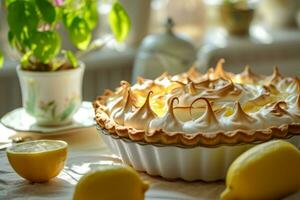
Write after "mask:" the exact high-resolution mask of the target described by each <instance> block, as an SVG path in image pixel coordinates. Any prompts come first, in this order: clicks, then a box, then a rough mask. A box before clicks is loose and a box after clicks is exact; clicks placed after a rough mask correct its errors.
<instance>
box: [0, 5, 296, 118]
mask: <svg viewBox="0 0 300 200" xmlns="http://www.w3.org/2000/svg"><path fill="white" fill-rule="evenodd" d="M99 2H101V4H99V6H98V12H99V24H98V28H97V29H96V31H95V32H94V33H93V34H94V38H96V39H97V38H98V39H99V40H100V41H103V40H106V39H107V38H111V36H110V31H109V26H108V24H107V20H106V18H107V14H108V11H109V8H110V6H111V4H112V1H110V0H99ZM120 2H121V3H122V4H123V5H124V7H125V8H126V10H127V12H128V13H129V16H130V18H131V23H132V28H131V31H130V35H129V37H128V39H127V41H126V43H123V44H118V43H117V42H115V41H113V40H109V42H107V45H106V46H105V48H104V49H102V50H101V51H94V52H91V53H89V54H88V55H85V56H83V57H82V60H83V61H84V62H85V63H86V71H85V76H84V86H83V94H84V100H89V101H92V100H94V99H95V97H96V96H97V95H99V94H101V93H102V92H103V90H104V89H106V88H110V89H113V88H115V87H117V86H118V85H119V82H120V80H127V81H129V82H134V81H135V80H136V77H137V76H143V77H146V78H155V77H156V76H158V75H159V74H161V73H162V72H163V71H169V73H171V74H174V73H180V72H183V71H186V70H187V69H188V68H189V67H190V66H192V65H193V66H195V67H197V68H198V69H199V70H200V71H206V70H207V69H208V68H209V67H214V66H215V64H216V62H217V61H218V60H219V59H220V58H224V59H225V60H226V63H225V66H224V68H225V69H226V70H228V71H233V72H241V71H242V70H243V69H244V66H245V65H250V66H251V68H252V69H253V71H255V72H257V73H261V74H271V73H272V68H273V66H275V65H276V66H279V68H280V71H281V72H282V74H284V75H291V76H299V72H300V1H299V0H252V1H250V0H249V1H246V0H185V1H182V0H120ZM0 6H1V8H0V48H1V49H2V51H3V53H4V56H5V65H4V68H3V69H2V70H1V71H0V116H1V115H3V114H5V113H6V112H8V111H10V110H12V109H14V108H16V107H20V106H21V93H20V88H19V83H18V79H17V76H16V70H15V68H16V66H17V65H18V63H17V61H16V60H17V58H18V55H17V54H16V52H14V51H13V50H12V49H11V48H10V47H9V44H8V41H7V25H6V11H5V8H4V6H3V1H2V0H0ZM62 31H64V30H62ZM63 41H64V46H65V47H66V48H73V47H72V46H70V43H68V40H67V39H65V40H63Z"/></svg>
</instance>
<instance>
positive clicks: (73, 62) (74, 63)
mask: <svg viewBox="0 0 300 200" xmlns="http://www.w3.org/2000/svg"><path fill="white" fill-rule="evenodd" d="M65 56H66V58H67V59H68V60H69V62H70V64H71V65H72V66H73V67H74V68H75V67H78V61H77V59H76V57H75V55H74V54H73V52H72V51H66V52H65Z"/></svg>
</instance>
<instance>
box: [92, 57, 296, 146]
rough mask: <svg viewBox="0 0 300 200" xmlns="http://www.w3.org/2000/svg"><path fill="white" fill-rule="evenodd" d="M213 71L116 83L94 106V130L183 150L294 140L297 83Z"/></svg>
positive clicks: (247, 71)
mask: <svg viewBox="0 0 300 200" xmlns="http://www.w3.org/2000/svg"><path fill="white" fill-rule="evenodd" d="M223 63H224V60H220V61H219V62H218V64H217V66H216V68H215V69H213V68H210V69H209V70H208V71H207V73H205V74H202V73H200V72H198V71H197V70H196V69H194V68H191V69H190V70H189V71H188V72H186V73H183V74H178V75H175V76H170V75H168V74H167V73H165V74H163V75H161V76H160V77H158V78H156V79H155V80H148V79H143V78H138V80H137V83H136V84H134V85H131V84H129V83H128V82H126V81H121V85H120V87H118V88H117V89H116V90H115V91H110V90H106V91H105V92H104V94H103V95H102V96H100V97H98V98H97V100H96V101H95V102H94V108H95V114H96V121H97V123H98V125H99V126H100V127H101V128H102V129H104V130H106V131H107V132H109V134H112V135H117V136H118V137H121V138H122V137H124V138H128V139H130V140H132V141H142V142H146V143H151V144H152V143H156V144H157V143H158V144H166V145H169V144H175V145H183V146H196V145H205V146H214V145H219V144H237V143H249V142H253V141H267V140H270V139H272V138H287V137H289V136H292V135H296V134H300V80H299V79H298V78H297V77H295V78H291V77H284V76H282V75H281V74H280V72H279V71H278V69H277V68H274V71H273V74H272V75H270V76H263V75H258V74H254V73H253V72H252V71H251V70H250V68H249V67H246V68H245V69H244V71H243V72H242V73H240V74H233V73H230V72H226V71H224V69H223V67H222V65H223Z"/></svg>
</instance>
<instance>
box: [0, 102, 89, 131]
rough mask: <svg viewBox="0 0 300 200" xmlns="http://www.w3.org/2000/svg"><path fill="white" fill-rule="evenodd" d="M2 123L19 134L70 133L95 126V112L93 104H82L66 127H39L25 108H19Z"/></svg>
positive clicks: (6, 115) (4, 118) (3, 119)
mask: <svg viewBox="0 0 300 200" xmlns="http://www.w3.org/2000/svg"><path fill="white" fill-rule="evenodd" d="M0 122H1V123H2V124H3V125H4V126H5V127H7V128H9V129H13V130H15V131H18V132H31V133H32V132H34V133H43V134H54V133H58V132H59V133H61V132H69V131H71V130H74V129H79V128H86V127H91V126H94V125H95V121H94V110H93V106H92V103H91V102H87V101H85V102H82V104H81V107H80V108H79V110H78V111H77V112H76V113H75V115H74V117H73V121H72V123H70V124H67V125H64V126H39V125H37V124H36V121H35V119H34V118H33V117H31V116H30V115H28V114H27V113H26V112H25V109H24V108H17V109H15V110H13V111H11V112H9V113H7V114H5V115H4V116H3V117H2V118H1V120H0Z"/></svg>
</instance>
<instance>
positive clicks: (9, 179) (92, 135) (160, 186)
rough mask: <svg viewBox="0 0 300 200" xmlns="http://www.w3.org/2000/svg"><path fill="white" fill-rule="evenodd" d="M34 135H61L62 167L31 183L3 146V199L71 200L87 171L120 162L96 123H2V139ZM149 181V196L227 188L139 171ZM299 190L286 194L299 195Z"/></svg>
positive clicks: (189, 195) (154, 199)
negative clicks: (32, 128) (59, 129)
mask: <svg viewBox="0 0 300 200" xmlns="http://www.w3.org/2000/svg"><path fill="white" fill-rule="evenodd" d="M19 136H21V137H31V139H60V140H64V141H66V142H68V144H69V153H68V159H67V162H66V165H65V167H64V169H63V171H62V172H61V173H60V174H59V175H58V176H57V177H56V178H54V179H52V180H51V181H49V182H48V183H43V184H32V183H29V182H28V181H26V180H24V179H22V178H21V177H19V176H18V175H17V174H16V173H15V172H14V171H13V169H12V168H11V167H10V165H9V163H8V161H7V158H6V154H5V151H4V150H0V166H1V167H0V199H6V200H10V199H30V200H37V199H38V200H43V199H54V200H70V199H72V194H73V191H74V187H75V185H76V183H77V181H78V180H79V179H80V177H81V176H82V175H83V174H85V173H86V172H87V171H89V170H91V169H94V168H97V167H99V166H101V165H107V164H114V163H120V162H121V160H120V159H119V158H118V157H117V156H115V155H113V154H112V153H111V152H110V151H109V150H108V149H107V147H106V146H105V144H104V143H103V142H102V140H101V138H100V136H99V134H97V131H96V128H95V127H90V128H85V129H80V130H76V131H74V130H73V131H72V132H69V133H64V134H57V135H52V134H51V135H45V134H36V133H17V132H15V131H12V130H9V129H7V128H5V127H3V126H2V125H0V143H1V141H5V140H7V139H9V138H13V137H19ZM140 174H141V176H142V178H143V179H145V180H147V181H148V182H149V183H150V189H149V190H148V191H147V193H146V198H145V199H146V200H158V199H159V200H172V199H174V200H194V199H198V200H199V199H200V200H206V199H207V200H212V199H218V198H219V195H220V193H221V192H222V191H223V190H224V188H225V186H224V182H222V181H219V182H211V183H206V182H201V181H196V182H185V181H181V180H176V181H167V180H164V179H162V178H160V177H151V176H148V175H147V174H145V173H140ZM299 197H300V192H298V193H295V194H292V195H291V196H289V197H287V198H285V199H288V200H293V199H295V200H296V199H299Z"/></svg>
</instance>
